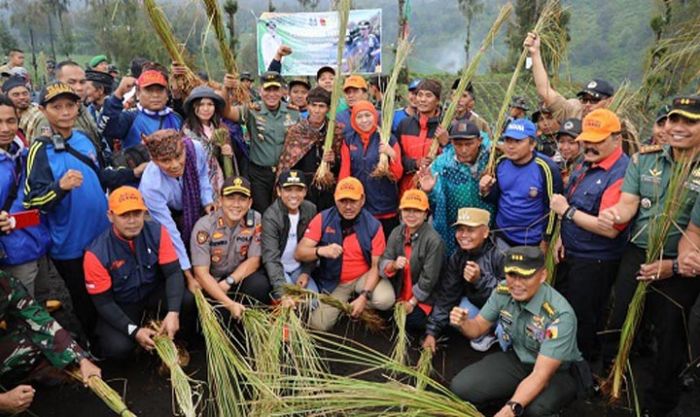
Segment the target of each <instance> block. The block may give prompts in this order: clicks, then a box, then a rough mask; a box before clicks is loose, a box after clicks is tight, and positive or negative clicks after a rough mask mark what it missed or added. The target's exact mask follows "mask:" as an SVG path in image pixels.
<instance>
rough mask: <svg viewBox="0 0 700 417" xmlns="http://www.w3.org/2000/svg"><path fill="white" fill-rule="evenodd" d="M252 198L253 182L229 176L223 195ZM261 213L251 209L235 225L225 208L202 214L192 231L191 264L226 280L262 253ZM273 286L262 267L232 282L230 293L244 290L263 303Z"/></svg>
mask: <svg viewBox="0 0 700 417" xmlns="http://www.w3.org/2000/svg"><path fill="white" fill-rule="evenodd" d="M246 192H247V196H248V197H250V185H249V183H248V181H247V180H246V179H244V178H241V177H230V178H228V179H227V180H226V181H225V182H224V185H223V187H222V195H223V196H227V195H230V194H233V193H241V194H244V195H245V193H246ZM261 236H262V216H261V215H260V213H258V212H257V211H255V210H252V209H251V210H250V211H249V212H248V213H247V214H246V215H245V216H244V217H243V219H242V220H241V221H240V222H239V223H238V224H237V225H235V226H234V227H229V226H227V225H226V221H225V214H224V211H223V209H222V208H219V209H217V210H215V211H214V212H212V213H210V214H208V215H206V216H204V217H202V218H201V219H199V220H198V221H197V223H196V224H195V226H194V229H193V230H192V238H191V245H190V246H191V249H192V265H193V266H208V267H209V273H210V274H211V276H213V277H214V278H215V279H216V280H218V281H223V280H225V279H227V278H228V277H229V275H231V274H232V273H233V271H235V270H236V268H238V266H239V265H240V264H241V263H243V262H245V261H246V260H248V259H250V258H253V257H260V256H261V255H262V249H261ZM270 290H271V287H270V284H269V282H268V279H267V276H266V275H265V273H264V271H263V269H262V268H261V269H259V270H258V271H256V272H255V273H253V274H252V275H249V276H248V277H246V278H245V279H243V280H242V281H241V282H240V283H239V284H238V285H235V284H234V285H232V287H231V289H230V292H232V293H243V294H245V295H248V296H250V297H252V298H255V299H257V300H258V301H261V302H266V301H267V300H268V299H269V293H270Z"/></svg>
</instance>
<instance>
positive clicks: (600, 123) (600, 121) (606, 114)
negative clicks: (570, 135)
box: [576, 109, 622, 143]
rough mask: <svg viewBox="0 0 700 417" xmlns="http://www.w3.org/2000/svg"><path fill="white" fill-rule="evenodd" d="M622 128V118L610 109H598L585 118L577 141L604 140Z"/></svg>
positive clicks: (595, 141)
mask: <svg viewBox="0 0 700 417" xmlns="http://www.w3.org/2000/svg"><path fill="white" fill-rule="evenodd" d="M621 130H622V125H621V124H620V119H619V118H618V117H617V115H615V113H613V112H611V111H610V110H608V109H596V110H593V111H592V112H590V113H588V115H587V116H586V117H584V118H583V123H582V126H581V134H580V135H578V137H577V138H576V140H577V141H586V142H593V143H597V142H602V141H604V140H605V139H607V138H608V136H610V135H611V134H613V133H619V132H620V131H621Z"/></svg>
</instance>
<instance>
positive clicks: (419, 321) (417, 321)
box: [406, 306, 428, 333]
mask: <svg viewBox="0 0 700 417" xmlns="http://www.w3.org/2000/svg"><path fill="white" fill-rule="evenodd" d="M426 324H428V316H427V315H426V314H425V311H423V309H421V308H420V307H418V306H415V307H413V311H411V314H409V315H407V316H406V330H408V331H409V332H411V333H423V332H425V325H426Z"/></svg>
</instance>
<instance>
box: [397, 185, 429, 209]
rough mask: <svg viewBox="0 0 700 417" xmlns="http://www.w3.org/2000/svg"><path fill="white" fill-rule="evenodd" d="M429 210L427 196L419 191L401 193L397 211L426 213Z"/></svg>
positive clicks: (412, 190) (411, 190)
mask: <svg viewBox="0 0 700 417" xmlns="http://www.w3.org/2000/svg"><path fill="white" fill-rule="evenodd" d="M429 208H430V202H428V195H427V194H425V193H424V192H423V191H421V190H417V189H410V190H407V191H406V192H405V193H403V197H401V202H400V203H399V209H401V210H404V209H416V210H421V211H428V209H429Z"/></svg>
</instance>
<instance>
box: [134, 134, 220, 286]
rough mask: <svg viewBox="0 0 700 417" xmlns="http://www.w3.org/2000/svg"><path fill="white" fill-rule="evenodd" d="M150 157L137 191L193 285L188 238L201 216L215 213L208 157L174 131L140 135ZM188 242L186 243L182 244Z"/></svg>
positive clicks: (200, 147)
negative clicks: (172, 246) (159, 225)
mask: <svg viewBox="0 0 700 417" xmlns="http://www.w3.org/2000/svg"><path fill="white" fill-rule="evenodd" d="M142 139H143V142H144V144H145V145H146V148H147V149H148V152H149V154H150V156H151V162H149V163H148V165H147V166H146V169H145V170H144V172H143V175H142V177H141V184H140V185H139V191H140V192H141V195H142V196H143V200H144V202H145V203H146V207H148V211H149V213H150V214H151V217H152V218H153V220H155V221H157V222H158V223H160V224H162V225H163V226H164V227H165V228H166V229H167V230H168V233H170V237H171V238H172V241H173V245H174V246H175V252H176V253H177V255H178V258H179V259H180V267H181V268H182V270H183V271H184V273H185V276H186V277H187V279H188V285H190V288H192V287H191V286H192V285H194V283H195V281H194V276H193V275H192V273H191V268H192V265H191V263H190V258H189V255H188V251H187V248H188V247H189V244H188V243H189V241H190V235H191V234H192V229H193V228H194V225H195V223H196V222H197V220H199V218H200V217H201V216H202V214H204V213H205V212H206V213H209V212H211V211H213V210H214V199H213V197H212V195H213V190H212V187H211V183H210V181H209V166H208V164H207V155H206V152H205V151H204V148H203V147H202V144H201V143H199V142H197V141H193V140H192V139H190V138H187V137H185V138H183V136H182V134H181V133H180V132H178V131H177V130H174V129H165V130H158V131H156V132H154V133H153V134H151V135H148V136H146V135H143V136H142ZM185 242H187V243H185Z"/></svg>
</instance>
